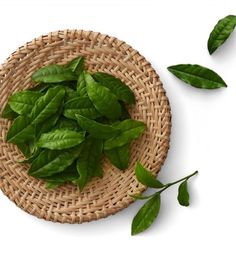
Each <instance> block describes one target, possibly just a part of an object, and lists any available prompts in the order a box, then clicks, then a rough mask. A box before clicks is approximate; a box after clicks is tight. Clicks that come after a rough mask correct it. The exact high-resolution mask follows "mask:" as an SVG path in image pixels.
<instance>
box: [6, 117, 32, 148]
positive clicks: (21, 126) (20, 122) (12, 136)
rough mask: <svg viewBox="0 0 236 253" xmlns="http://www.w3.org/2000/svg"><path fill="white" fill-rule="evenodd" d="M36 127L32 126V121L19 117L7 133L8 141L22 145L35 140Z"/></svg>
mask: <svg viewBox="0 0 236 253" xmlns="http://www.w3.org/2000/svg"><path fill="white" fill-rule="evenodd" d="M34 137H35V126H34V125H32V124H31V119H30V118H29V117H27V116H25V115H20V116H18V117H17V118H16V119H15V120H14V122H13V123H12V125H11V126H10V129H9V130H8V133H7V141H8V142H11V143H15V144H18V143H22V142H26V141H29V140H32V139H34Z"/></svg>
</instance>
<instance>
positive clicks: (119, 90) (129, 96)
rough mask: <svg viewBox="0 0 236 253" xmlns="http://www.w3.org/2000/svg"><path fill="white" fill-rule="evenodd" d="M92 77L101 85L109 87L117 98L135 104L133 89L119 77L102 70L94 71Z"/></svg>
mask: <svg viewBox="0 0 236 253" xmlns="http://www.w3.org/2000/svg"><path fill="white" fill-rule="evenodd" d="M93 78H94V79H95V80H96V81H97V82H98V83H100V84H101V85H102V86H105V87H107V88H108V89H110V90H111V92H112V93H114V94H115V95H116V97H117V98H118V100H121V101H123V102H126V103H128V104H135V97H134V93H133V91H132V90H131V89H130V88H129V86H127V85H126V84H125V83H123V82H122V81H121V80H120V79H118V78H116V77H114V76H112V75H109V74H107V73H102V72H96V73H95V74H93Z"/></svg>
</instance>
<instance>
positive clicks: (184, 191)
mask: <svg viewBox="0 0 236 253" xmlns="http://www.w3.org/2000/svg"><path fill="white" fill-rule="evenodd" d="M177 199H178V201H179V204H180V205H182V206H189V193H188V185H187V180H185V181H184V182H183V183H181V184H180V186H179V189H178V197H177Z"/></svg>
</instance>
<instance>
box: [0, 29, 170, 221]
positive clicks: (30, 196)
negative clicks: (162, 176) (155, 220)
mask: <svg viewBox="0 0 236 253" xmlns="http://www.w3.org/2000/svg"><path fill="white" fill-rule="evenodd" d="M79 55H83V56H85V61H86V68H87V69H88V70H89V71H91V72H93V71H102V72H107V73H110V74H112V75H114V76H116V77H118V78H120V79H122V80H123V81H124V82H125V83H126V84H127V85H129V86H130V87H131V89H132V90H133V91H134V93H135V96H136V100H137V103H136V105H135V106H134V107H133V108H131V110H130V113H131V115H132V118H134V119H137V120H141V121H144V122H145V123H146V125H147V129H146V131H145V133H144V134H143V135H142V137H140V138H139V139H138V140H137V141H135V142H134V143H133V144H132V148H131V156H130V165H129V168H128V169H127V170H126V171H125V172H122V171H119V170H118V169H116V168H114V167H113V166H112V165H111V164H110V163H109V162H108V161H107V160H104V161H103V169H104V176H103V178H102V179H93V180H92V182H90V183H89V184H88V185H87V186H86V187H85V189H84V190H83V192H79V190H78V189H77V188H76V187H75V186H73V185H70V184H67V185H64V186H61V187H59V188H58V189H55V190H47V189H45V186H44V183H43V182H41V181H40V180H37V179H34V178H32V177H30V176H28V175H27V169H28V165H25V164H19V163H17V160H21V159H22V158H23V156H22V154H21V153H20V151H19V150H18V149H17V147H16V146H15V145H12V144H9V143H6V140H5V138H6V134H7V131H8V129H9V126H10V124H11V122H10V121H9V120H5V119H0V147H1V148H0V189H1V190H2V191H3V192H4V194H5V195H7V196H8V197H9V198H10V199H11V200H12V201H14V202H15V204H16V205H17V206H18V207H20V208H22V209H23V210H25V211H26V212H28V213H30V214H32V215H35V216H37V217H39V218H43V219H46V220H50V221H55V222H61V223H65V222H66V223H82V222H85V221H91V220H95V219H99V218H103V217H106V216H108V215H110V214H114V213H116V212H117V211H119V210H121V209H123V208H125V207H127V206H128V205H129V204H130V203H131V202H132V201H133V199H132V198H131V197H130V196H129V194H134V193H140V192H141V191H143V190H144V187H143V186H142V185H141V184H139V183H138V182H137V181H136V178H135V175H134V165H135V162H136V161H137V160H139V161H141V163H142V164H143V165H144V166H146V167H147V168H148V169H150V170H151V171H152V172H153V173H154V174H157V173H158V171H159V170H160V167H161V165H162V164H163V162H164V160H165V158H166V155H167V151H168V148H169V136H170V128H171V114H170V107H169V103H168V99H167V97H166V95H165V91H164V89H163V87H162V83H161V82H160V80H159V77H158V75H157V74H156V72H155V71H154V69H153V68H152V67H151V65H150V63H149V62H147V61H146V60H145V59H144V57H143V56H141V55H140V54H139V53H138V52H137V51H136V50H134V49H133V48H132V47H130V46H129V45H127V44H126V43H124V42H123V41H120V40H118V39H116V38H114V37H110V36H107V35H103V34H100V33H95V32H91V31H83V30H79V31H78V30H65V31H57V32H53V33H50V34H48V35H46V36H41V37H39V38H37V39H34V40H33V41H31V42H29V43H27V44H26V45H24V46H22V47H20V48H19V49H18V50H17V51H16V52H14V53H13V54H12V55H11V56H10V57H9V58H8V59H7V61H6V62H5V63H4V64H3V65H2V66H1V67H0V97H1V100H0V108H1V111H2V109H3V107H4V106H5V104H6V103H7V100H8V97H9V96H10V95H11V94H12V93H13V92H16V91H19V90H24V89H27V88H29V87H32V86H33V84H32V82H31V75H32V73H33V72H34V71H35V70H36V69H38V68H40V67H42V66H45V65H48V64H53V63H59V64H65V63H67V62H69V61H70V60H71V59H73V58H75V57H77V56H79Z"/></svg>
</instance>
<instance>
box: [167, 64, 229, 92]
mask: <svg viewBox="0 0 236 253" xmlns="http://www.w3.org/2000/svg"><path fill="white" fill-rule="evenodd" d="M168 70H169V71H170V72H171V73H172V74H174V75H175V76H177V77H178V78H179V79H180V80H182V81H184V82H185V83H188V84H190V85H192V86H194V87H196V88H201V89H217V88H221V87H227V85H226V83H225V82H224V80H223V79H222V78H221V77H220V76H219V75H218V74H217V73H216V72H214V71H213V70H211V69H208V68H205V67H203V66H200V65H196V64H195V65H191V64H179V65H175V66H170V67H168Z"/></svg>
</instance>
